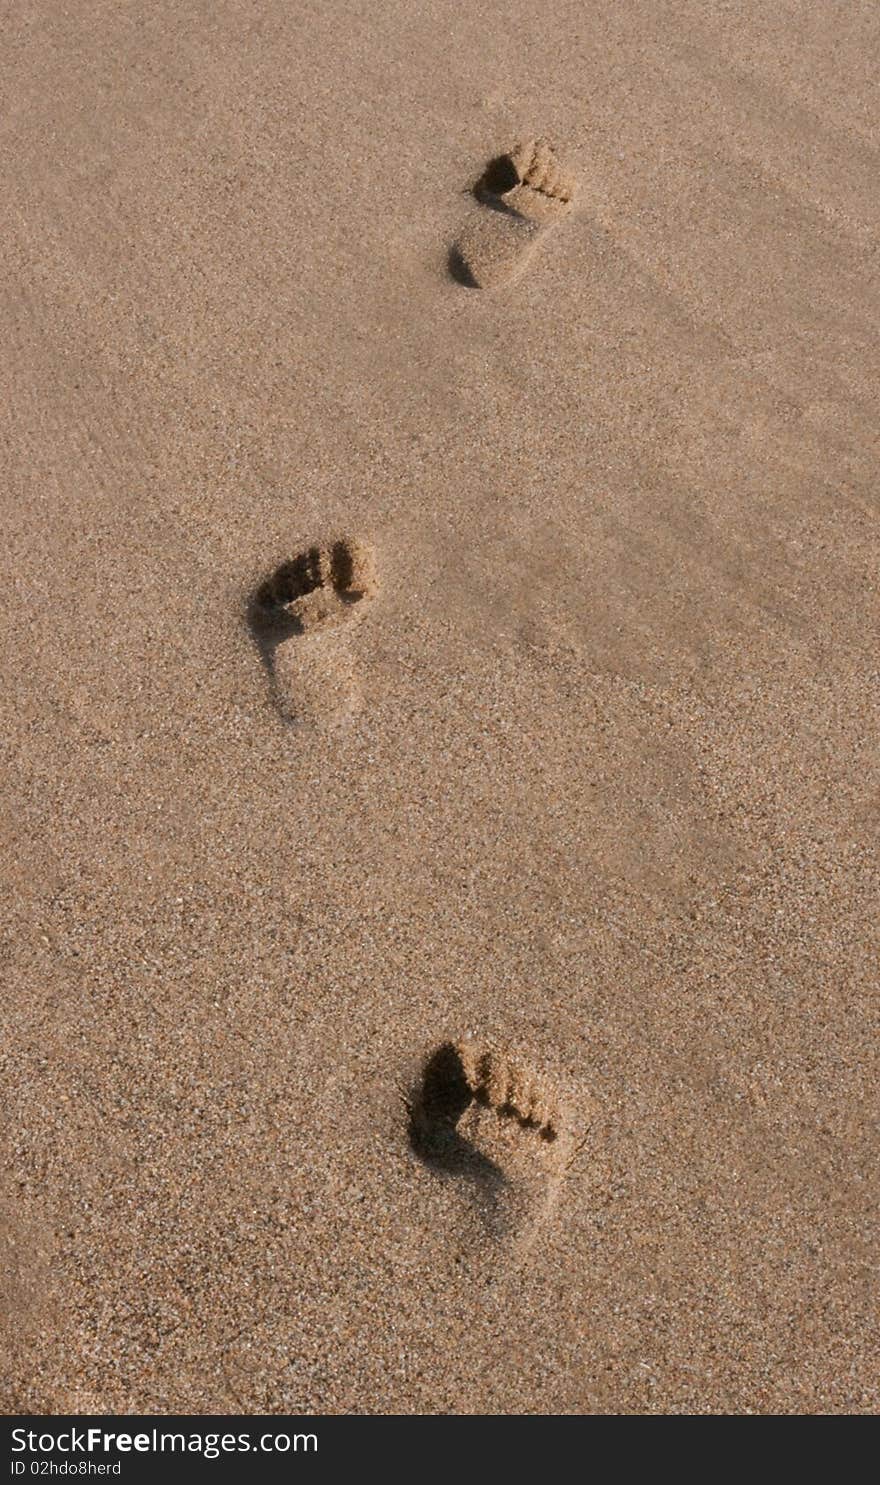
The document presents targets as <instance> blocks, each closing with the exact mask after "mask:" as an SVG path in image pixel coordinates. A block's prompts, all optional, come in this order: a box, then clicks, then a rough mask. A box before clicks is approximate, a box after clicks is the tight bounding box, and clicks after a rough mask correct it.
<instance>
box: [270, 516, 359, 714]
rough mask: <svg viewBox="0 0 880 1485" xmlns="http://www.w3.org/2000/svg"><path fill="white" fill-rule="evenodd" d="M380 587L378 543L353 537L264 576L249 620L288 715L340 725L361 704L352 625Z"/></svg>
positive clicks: (280, 707)
mask: <svg viewBox="0 0 880 1485" xmlns="http://www.w3.org/2000/svg"><path fill="white" fill-rule="evenodd" d="M375 591H376V577H375V566H374V559H373V552H372V549H371V548H370V547H367V546H365V545H363V544H362V543H361V542H358V541H353V540H350V539H348V538H343V539H340V540H338V541H333V542H329V543H327V544H325V545H322V546H313V547H309V548H307V550H306V551H304V552H300V554H299V556H297V557H294V558H293V560H292V561H290V562H283V563H282V564H281V566H280V567H279V568H278V569H277V570H276V571H275V572H274V573H273V574H272V576H271V577H270V578H267V580H266V581H265V582H263V583H261V585H260V587H259V588H258V589H257V591H256V593H255V594H254V596H253V598H252V599H251V602H250V605H249V608H248V619H249V622H250V628H251V633H252V635H253V637H254V642H255V644H256V646H257V649H258V650H259V652H260V657H261V659H262V661H263V664H264V666H265V667H266V672H267V674H268V676H269V683H270V685H271V688H272V695H273V699H274V701H275V704H276V706H277V707H278V710H279V712H280V713H281V716H282V717H283V718H284V719H285V721H289V722H304V723H309V722H311V723H313V724H317V725H333V724H334V723H335V722H338V721H340V720H343V719H344V718H345V717H346V716H348V715H349V714H350V713H351V712H352V711H353V710H354V708H355V706H356V705H357V702H358V699H359V696H358V687H357V682H356V677H355V673H354V665H353V661H352V656H351V650H350V647H349V632H350V626H351V623H352V622H353V620H354V618H355V617H356V612H358V611H359V609H358V606H359V605H361V604H362V603H363V600H365V599H369V598H370V597H372V595H373V594H374V593H375ZM365 606H366V605H365Z"/></svg>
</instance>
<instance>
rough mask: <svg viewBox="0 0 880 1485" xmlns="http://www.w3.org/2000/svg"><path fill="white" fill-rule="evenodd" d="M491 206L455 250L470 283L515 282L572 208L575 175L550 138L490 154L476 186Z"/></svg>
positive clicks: (454, 259) (454, 267) (457, 268)
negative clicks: (546, 237) (548, 234)
mask: <svg viewBox="0 0 880 1485" xmlns="http://www.w3.org/2000/svg"><path fill="white" fill-rule="evenodd" d="M474 195H475V196H476V197H477V200H478V201H480V202H482V204H483V206H484V208H485V210H483V211H482V212H480V213H479V214H478V215H475V216H473V217H472V218H471V219H470V220H469V221H468V223H467V224H466V225H465V227H464V228H463V230H462V232H461V234H460V236H459V237H458V239H457V241H456V242H455V243H454V244H453V247H452V250H451V252H450V255H449V268H450V272H451V273H452V276H453V278H456V279H458V281H459V282H460V283H463V284H467V285H468V286H469V287H470V288H475V289H490V288H494V287H496V286H497V285H499V284H504V283H507V282H509V281H510V280H511V279H512V278H514V277H516V275H517V274H519V273H520V272H521V271H522V269H523V268H524V267H525V266H526V264H527V263H528V262H529V260H530V258H531V257H532V254H533V253H534V251H535V249H536V247H537V246H538V243H539V242H540V241H541V239H542V238H543V237H544V236H545V235H546V233H547V231H548V230H549V229H550V228H551V227H552V226H554V225H555V224H556V223H557V222H559V221H560V220H561V218H562V217H564V216H565V214H566V213H567V212H568V210H569V208H570V206H571V202H572V199H573V196H574V178H573V177H572V176H571V175H569V174H568V173H567V172H566V171H565V170H563V168H562V166H561V165H560V164H559V161H558V159H557V157H556V152H555V150H554V148H553V146H552V145H551V144H550V143H549V141H548V140H546V139H529V140H526V141H524V142H523V143H522V144H518V145H517V146H516V147H515V148H514V149H512V150H511V151H510V152H509V154H506V155H498V156H496V158H495V159H494V160H490V162H489V164H488V165H487V166H486V169H485V170H484V171H483V174H482V175H481V176H480V179H479V180H478V181H477V183H476V185H475V186H474Z"/></svg>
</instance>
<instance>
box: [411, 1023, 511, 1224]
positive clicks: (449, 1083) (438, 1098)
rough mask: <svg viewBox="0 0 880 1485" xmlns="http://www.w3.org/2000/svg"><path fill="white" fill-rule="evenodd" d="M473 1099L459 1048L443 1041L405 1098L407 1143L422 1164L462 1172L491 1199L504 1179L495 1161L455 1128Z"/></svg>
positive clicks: (503, 1182) (486, 1197)
mask: <svg viewBox="0 0 880 1485" xmlns="http://www.w3.org/2000/svg"><path fill="white" fill-rule="evenodd" d="M473 1101H474V1093H473V1090H472V1089H471V1087H470V1085H469V1083H468V1079H467V1075H466V1072H465V1068H464V1064H463V1062H462V1060H461V1056H460V1054H459V1052H458V1049H457V1047H455V1046H454V1045H453V1044H452V1042H446V1043H444V1044H443V1046H441V1047H438V1048H437V1049H436V1051H434V1052H433V1053H432V1054H431V1056H430V1057H429V1058H428V1061H427V1062H426V1063H425V1066H424V1069H423V1071H422V1077H421V1081H420V1083H419V1084H418V1086H417V1087H416V1088H415V1089H414V1090H413V1092H412V1095H411V1097H410V1099H409V1100H408V1107H409V1113H410V1118H409V1139H410V1144H411V1145H412V1148H413V1150H414V1151H415V1153H416V1154H417V1155H418V1157H419V1159H420V1160H422V1161H424V1163H425V1165H428V1166H430V1167H431V1168H432V1169H434V1170H437V1171H441V1172H443V1173H445V1174H446V1175H453V1176H464V1177H465V1178H466V1179H467V1180H470V1181H472V1182H473V1183H474V1184H475V1186H476V1187H477V1188H478V1190H479V1192H480V1194H481V1195H482V1197H483V1198H484V1200H486V1201H488V1202H489V1203H490V1204H494V1203H495V1201H496V1200H497V1197H498V1194H499V1192H500V1190H501V1188H503V1187H504V1186H506V1184H507V1178H506V1176H505V1175H504V1172H503V1171H502V1170H501V1168H500V1166H498V1165H496V1163H495V1161H494V1160H491V1159H490V1158H489V1156H488V1155H484V1154H483V1153H482V1152H481V1151H480V1150H478V1149H477V1148H476V1146H475V1145H473V1144H472V1143H471V1142H470V1140H467V1139H465V1138H464V1136H463V1135H462V1134H461V1133H460V1132H459V1130H458V1123H459V1120H460V1119H461V1117H462V1115H463V1114H465V1113H466V1111H467V1110H468V1109H469V1108H470V1106H471V1104H472V1103H473Z"/></svg>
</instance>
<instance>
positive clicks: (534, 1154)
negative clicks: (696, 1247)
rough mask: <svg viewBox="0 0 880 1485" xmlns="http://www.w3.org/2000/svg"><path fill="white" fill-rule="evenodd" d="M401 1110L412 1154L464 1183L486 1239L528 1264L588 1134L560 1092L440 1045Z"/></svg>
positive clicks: (469, 1051)
mask: <svg viewBox="0 0 880 1485" xmlns="http://www.w3.org/2000/svg"><path fill="white" fill-rule="evenodd" d="M406 1104H407V1108H408V1110H409V1137H410V1143H411V1145H412V1147H413V1149H414V1151H415V1152H416V1154H417V1155H418V1156H419V1158H420V1159H421V1160H422V1161H423V1163H424V1164H425V1165H427V1166H428V1167H429V1168H430V1169H431V1170H433V1171H435V1172H437V1173H438V1174H440V1175H442V1176H445V1177H450V1178H454V1179H456V1180H458V1181H459V1182H460V1183H461V1186H462V1189H463V1190H464V1191H466V1192H467V1194H468V1196H469V1206H470V1213H469V1216H470V1217H471V1218H473V1217H476V1219H477V1224H478V1229H479V1230H480V1234H481V1237H482V1240H483V1241H484V1242H485V1241H486V1240H487V1239H488V1240H489V1241H490V1242H491V1243H492V1244H493V1246H494V1245H495V1244H498V1243H503V1244H506V1245H507V1246H508V1247H509V1249H510V1250H511V1255H512V1256H513V1258H514V1259H522V1258H523V1257H525V1256H526V1255H527V1254H528V1252H529V1251H530V1250H531V1249H532V1248H533V1246H534V1245H535V1243H536V1242H537V1241H538V1240H539V1238H540V1234H541V1231H542V1229H543V1227H544V1226H545V1224H546V1222H547V1220H548V1219H549V1217H550V1216H551V1214H552V1212H553V1209H554V1207H555V1205H556V1201H557V1198H558V1196H559V1192H560V1189H561V1186H562V1182H563V1180H564V1178H565V1175H566V1173H567V1171H568V1170H569V1168H570V1166H571V1164H572V1162H573V1161H574V1158H575V1156H576V1155H577V1154H578V1151H579V1150H580V1149H581V1147H582V1145H583V1143H584V1138H585V1133H586V1131H585V1127H583V1126H580V1127H579V1125H578V1122H577V1121H576V1119H575V1117H574V1114H573V1110H572V1108H571V1107H570V1106H569V1105H568V1104H567V1102H566V1101H565V1100H564V1099H563V1098H562V1097H561V1096H560V1093H559V1091H558V1089H557V1088H556V1087H555V1086H554V1085H553V1084H551V1083H550V1082H549V1081H548V1080H547V1079H546V1078H544V1077H542V1076H541V1075H540V1074H539V1073H537V1072H536V1071H535V1070H534V1069H533V1068H530V1067H528V1066H527V1065H526V1064H524V1063H522V1062H518V1061H516V1060H512V1059H511V1058H510V1057H508V1055H507V1054H506V1053H505V1052H503V1051H500V1050H493V1049H490V1048H486V1047H481V1046H479V1045H477V1044H476V1043H474V1042H471V1041H460V1042H444V1043H443V1044H442V1045H441V1046H439V1047H437V1048H436V1049H435V1050H434V1051H433V1052H432V1053H431V1054H430V1056H429V1057H428V1058H427V1060H426V1061H425V1063H424V1066H423V1068H422V1072H421V1077H420V1080H419V1082H418V1084H417V1086H416V1087H415V1089H414V1090H413V1092H412V1095H411V1096H410V1097H409V1098H408V1099H407V1100H406Z"/></svg>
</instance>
